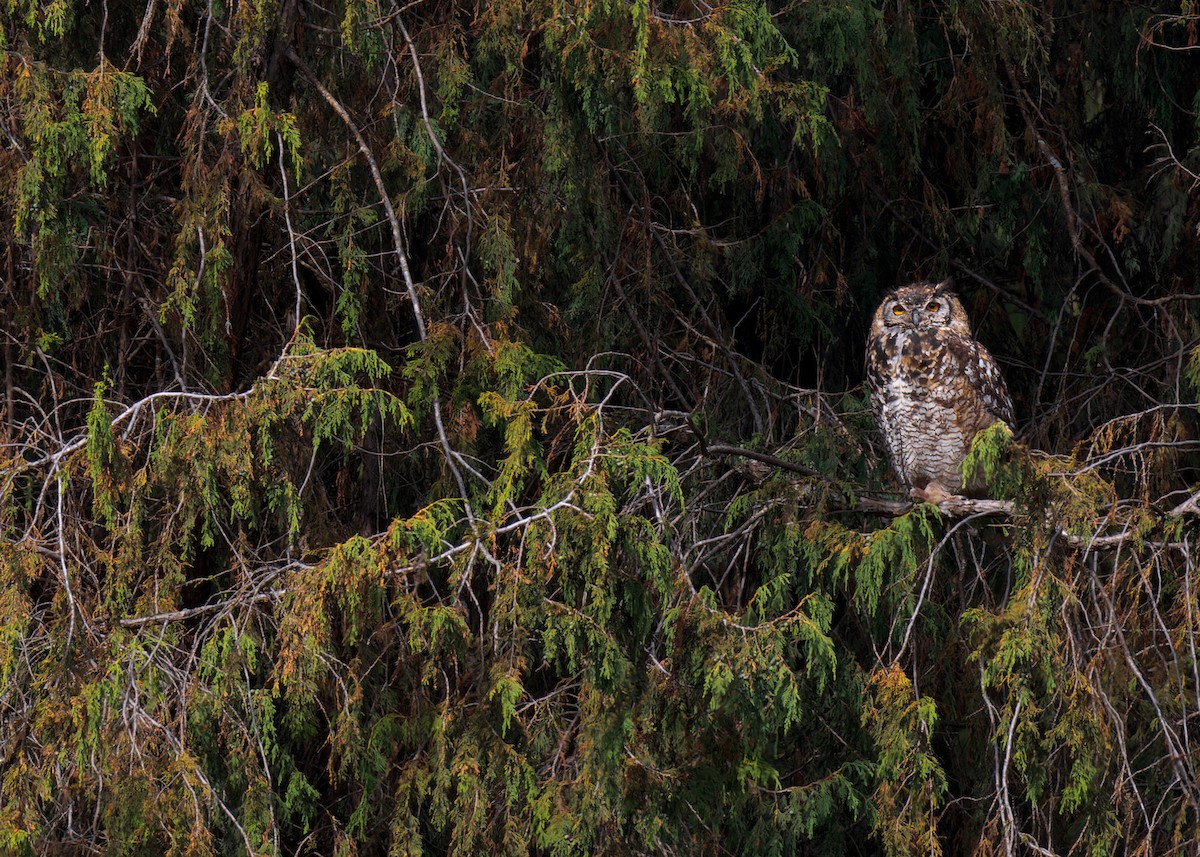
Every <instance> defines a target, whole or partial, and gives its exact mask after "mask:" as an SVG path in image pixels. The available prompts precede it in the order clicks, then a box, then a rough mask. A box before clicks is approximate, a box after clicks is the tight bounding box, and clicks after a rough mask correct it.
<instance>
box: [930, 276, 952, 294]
mask: <svg viewBox="0 0 1200 857" xmlns="http://www.w3.org/2000/svg"><path fill="white" fill-rule="evenodd" d="M953 291H954V278H953V277H946V279H944V280H942V281H941V282H940V283H938V284H937V285H936V286H934V287H933V293H934V294H935V295H943V294H946V293H947V292H953Z"/></svg>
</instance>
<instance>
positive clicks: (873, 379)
mask: <svg viewBox="0 0 1200 857" xmlns="http://www.w3.org/2000/svg"><path fill="white" fill-rule="evenodd" d="M952 289H953V283H952V282H951V281H950V280H945V281H944V282H941V283H928V282H926V283H913V284H912V285H908V286H901V287H900V288H898V289H896V290H895V291H893V292H892V293H890V294H889V295H888V296H887V297H886V298H884V300H883V303H882V304H880V305H879V309H877V310H876V311H875V318H874V320H873V321H872V322H871V335H870V338H869V339H868V341H867V386H868V387H869V388H870V390H871V400H872V402H873V403H874V406H875V414H876V416H877V417H878V418H879V426H880V428H881V429H882V430H883V437H884V440H885V441H886V442H887V448H888V453H889V454H890V455H891V458H892V465H893V466H894V467H895V468H896V473H897V474H898V475H899V476H900V479H901V480H902V481H903V482H904V484H905V485H908V486H909V488H910V489H911V491H912V494H913V496H914V497H916V498H917V499H920V500H927V501H929V502H933V503H940V502H942V501H943V500H945V499H946V497H947V496H948V495H951V494H965V495H968V496H978V495H979V494H980V493H981V492H983V491H984V490H985V486H983V485H981V484H970V485H964V484H963V475H962V468H961V465H962V461H963V459H964V458H965V457H966V455H967V451H968V450H969V449H970V448H971V441H972V440H973V439H974V437H975V434H976V432H979V431H981V430H982V429H985V428H987V427H988V426H990V425H991V424H992V423H994V422H996V420H1004V421H1005V422H1006V423H1010V424H1011V423H1012V421H1013V407H1012V399H1010V398H1009V395H1008V388H1007V387H1006V386H1005V384H1004V378H1003V377H1001V375H1000V369H999V367H997V366H996V361H995V360H993V359H992V355H991V354H989V353H988V351H987V349H986V348H984V347H983V346H982V345H980V344H979V343H978V342H976V341H975V339H974V338H973V337H972V336H971V327H970V323H969V322H968V321H967V313H966V310H964V309H963V305H962V302H961V301H959V299H958V296H957V295H955V294H954V292H953V291H952Z"/></svg>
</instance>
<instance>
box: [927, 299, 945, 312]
mask: <svg viewBox="0 0 1200 857" xmlns="http://www.w3.org/2000/svg"><path fill="white" fill-rule="evenodd" d="M941 308H942V305H941V304H940V303H938V302H937V301H930V302H929V303H927V304H925V309H927V310H929V311H930V312H937V311H938V310H939V309H941Z"/></svg>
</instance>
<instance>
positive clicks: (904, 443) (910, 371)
mask: <svg viewBox="0 0 1200 857" xmlns="http://www.w3.org/2000/svg"><path fill="white" fill-rule="evenodd" d="M944 345H945V343H943V342H940V341H939V338H938V336H937V334H936V332H934V331H902V332H900V333H898V334H895V335H894V336H892V337H889V338H888V339H887V340H885V341H883V342H879V343H877V349H878V350H877V351H876V352H875V354H874V355H872V359H871V361H870V362H871V364H872V366H871V367H870V368H871V371H872V387H873V388H874V389H873V391H872V395H873V398H874V400H875V407H876V410H877V413H878V414H879V418H880V422H881V424H882V428H883V430H884V436H885V439H886V440H887V443H888V448H889V451H890V453H891V456H892V461H893V463H894V464H895V465H896V469H897V471H899V473H900V475H901V477H902V478H903V479H904V480H905V481H906V482H908V483H910V484H923V483H924V482H926V481H928V480H929V479H931V478H943V479H945V478H953V477H954V475H955V473H956V470H955V468H956V467H957V465H958V462H959V461H961V460H962V456H963V454H964V452H965V450H966V447H967V445H968V444H969V442H970V436H969V435H971V434H973V432H969V431H968V430H967V428H968V427H966V426H964V425H963V422H962V419H961V417H962V406H963V404H964V395H965V391H964V390H962V389H961V386H962V383H961V382H962V378H961V375H962V373H961V372H959V371H956V367H955V365H954V360H953V359H952V358H950V357H949V355H948V349H947V348H945V347H944ZM968 398H969V396H968Z"/></svg>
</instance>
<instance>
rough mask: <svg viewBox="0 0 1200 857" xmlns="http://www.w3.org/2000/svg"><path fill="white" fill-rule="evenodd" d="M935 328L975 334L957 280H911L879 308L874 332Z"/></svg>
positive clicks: (873, 324)
mask: <svg viewBox="0 0 1200 857" xmlns="http://www.w3.org/2000/svg"><path fill="white" fill-rule="evenodd" d="M935 327H940V328H947V329H949V330H951V331H953V332H954V333H959V334H962V335H963V336H970V335H971V324H970V321H969V320H968V319H967V311H966V310H965V309H963V305H962V301H960V300H959V299H958V295H956V294H955V293H954V281H953V280H950V279H945V280H942V282H940V283H930V282H923V283H911V284H909V285H907V286H901V287H900V288H898V289H895V290H894V291H892V292H891V293H889V294H888V295H887V297H885V298H884V299H883V303H881V304H880V305H879V309H877V310H875V318H874V320H873V321H872V323H871V331H872V333H875V334H879V333H884V332H894V331H896V330H897V329H908V330H927V329H929V328H935Z"/></svg>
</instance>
